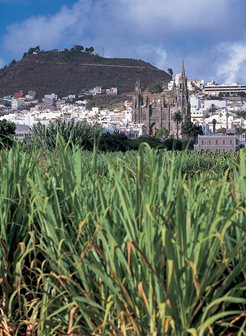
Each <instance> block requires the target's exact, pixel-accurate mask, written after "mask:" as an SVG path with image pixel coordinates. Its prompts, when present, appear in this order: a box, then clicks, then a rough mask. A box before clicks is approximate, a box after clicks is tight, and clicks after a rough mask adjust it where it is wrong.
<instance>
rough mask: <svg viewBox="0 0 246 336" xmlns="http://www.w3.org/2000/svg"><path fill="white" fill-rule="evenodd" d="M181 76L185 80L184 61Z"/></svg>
mask: <svg viewBox="0 0 246 336" xmlns="http://www.w3.org/2000/svg"><path fill="white" fill-rule="evenodd" d="M181 76H182V78H183V79H184V78H185V77H186V76H185V66H184V60H183V61H182V70H181Z"/></svg>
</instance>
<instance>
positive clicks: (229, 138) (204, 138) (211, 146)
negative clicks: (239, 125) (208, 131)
mask: <svg viewBox="0 0 246 336" xmlns="http://www.w3.org/2000/svg"><path fill="white" fill-rule="evenodd" d="M237 146H238V141H237V137H236V135H220V134H218V135H217V134H214V135H198V143H197V144H196V145H195V146H194V149H195V150H210V151H212V152H218V153H223V152H235V151H236V149H237Z"/></svg>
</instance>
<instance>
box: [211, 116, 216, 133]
mask: <svg viewBox="0 0 246 336" xmlns="http://www.w3.org/2000/svg"><path fill="white" fill-rule="evenodd" d="M216 123H217V121H216V119H213V120H212V124H213V133H214V134H215V127H216Z"/></svg>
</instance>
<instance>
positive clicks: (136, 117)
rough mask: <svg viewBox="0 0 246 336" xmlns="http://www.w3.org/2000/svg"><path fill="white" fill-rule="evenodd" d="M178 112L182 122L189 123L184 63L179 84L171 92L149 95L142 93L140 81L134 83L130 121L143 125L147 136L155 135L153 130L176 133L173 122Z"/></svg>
mask: <svg viewBox="0 0 246 336" xmlns="http://www.w3.org/2000/svg"><path fill="white" fill-rule="evenodd" d="M177 111H180V113H181V115H182V122H185V121H189V120H190V118H191V116H190V103H189V92H188V88H187V78H186V74H185V67H184V62H182V71H181V75H180V79H179V83H177V85H174V88H173V91H172V92H165V91H164V92H162V93H160V94H157V95H151V97H150V95H149V94H148V93H144V92H142V89H141V83H140V79H138V80H137V81H136V84H135V92H134V97H133V110H132V121H133V122H134V123H135V124H144V125H145V126H146V128H147V130H148V134H149V135H153V134H155V130H156V129H159V128H166V129H167V130H168V131H169V134H174V133H175V132H176V123H175V122H174V121H173V115H174V113H175V112H177Z"/></svg>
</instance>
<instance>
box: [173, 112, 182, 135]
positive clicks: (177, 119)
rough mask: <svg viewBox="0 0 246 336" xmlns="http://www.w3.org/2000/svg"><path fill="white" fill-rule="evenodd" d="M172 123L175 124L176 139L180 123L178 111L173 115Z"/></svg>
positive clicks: (180, 116) (180, 117) (180, 118)
mask: <svg viewBox="0 0 246 336" xmlns="http://www.w3.org/2000/svg"><path fill="white" fill-rule="evenodd" d="M173 121H175V122H176V130H177V139H178V138H179V124H180V123H181V121H182V114H181V112H180V111H177V112H175V113H174V115H173Z"/></svg>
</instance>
